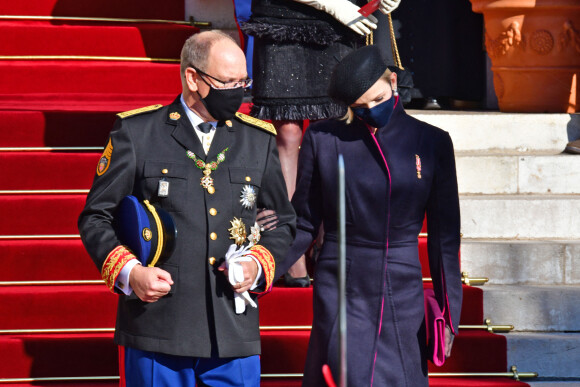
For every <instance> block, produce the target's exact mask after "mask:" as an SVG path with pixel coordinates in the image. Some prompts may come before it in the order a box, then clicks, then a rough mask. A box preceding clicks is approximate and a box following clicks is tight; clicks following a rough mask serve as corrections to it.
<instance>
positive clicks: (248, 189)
mask: <svg viewBox="0 0 580 387" xmlns="http://www.w3.org/2000/svg"><path fill="white" fill-rule="evenodd" d="M240 198H241V199H240V203H242V206H244V208H247V209H248V210H249V209H251V208H252V207H254V203H255V202H256V190H255V189H254V187H252V186H251V185H245V186H244V188H242V194H241V195H240Z"/></svg>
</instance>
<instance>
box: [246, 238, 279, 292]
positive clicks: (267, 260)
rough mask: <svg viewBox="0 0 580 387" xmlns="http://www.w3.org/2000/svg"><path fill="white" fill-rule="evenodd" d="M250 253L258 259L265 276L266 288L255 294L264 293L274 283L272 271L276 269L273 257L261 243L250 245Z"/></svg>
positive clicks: (270, 288)
mask: <svg viewBox="0 0 580 387" xmlns="http://www.w3.org/2000/svg"><path fill="white" fill-rule="evenodd" d="M250 255H251V256H252V257H254V258H256V259H257V260H258V262H260V264H261V265H262V270H263V271H264V276H265V278H266V289H265V290H264V291H263V292H261V293H257V294H264V293H267V292H269V291H270V290H272V284H273V283H274V272H275V271H276V262H274V257H273V256H272V254H271V253H270V252H269V251H268V249H267V248H265V247H264V246H262V245H256V246H252V248H250Z"/></svg>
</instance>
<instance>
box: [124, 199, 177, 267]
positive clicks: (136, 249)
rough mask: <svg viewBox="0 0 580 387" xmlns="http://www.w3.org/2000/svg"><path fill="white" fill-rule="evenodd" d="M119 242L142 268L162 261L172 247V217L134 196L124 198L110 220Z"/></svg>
mask: <svg viewBox="0 0 580 387" xmlns="http://www.w3.org/2000/svg"><path fill="white" fill-rule="evenodd" d="M113 227H114V228H115V232H116V233H117V237H118V238H119V240H120V241H121V243H122V244H123V245H125V246H127V247H128V248H129V250H131V252H132V253H133V254H135V256H136V257H137V258H138V259H139V261H141V264H142V265H143V266H155V265H158V264H160V263H162V262H163V261H165V260H166V259H167V258H169V256H171V253H172V252H173V249H174V247H175V238H176V237H177V228H176V227H175V222H174V221H173V218H172V217H171V215H170V214H169V213H168V212H166V211H165V210H163V209H162V208H160V207H158V206H154V205H152V204H150V203H149V201H147V200H144V201H143V202H140V201H139V200H138V199H137V198H136V197H135V196H126V197H125V198H123V200H122V201H121V203H120V204H119V207H118V208H117V212H116V214H115V218H114V221H113Z"/></svg>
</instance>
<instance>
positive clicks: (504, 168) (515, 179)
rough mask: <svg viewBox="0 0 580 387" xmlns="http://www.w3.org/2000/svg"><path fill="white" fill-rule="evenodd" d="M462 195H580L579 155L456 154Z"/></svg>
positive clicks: (458, 179)
mask: <svg viewBox="0 0 580 387" xmlns="http://www.w3.org/2000/svg"><path fill="white" fill-rule="evenodd" d="M456 164H457V181H458V185H459V192H460V193H461V194H500V195H503V194H580V157H579V156H578V155H571V154H565V153H564V154H558V155H531V154H528V155H505V154H498V155H490V154H485V155H472V154H471V153H456Z"/></svg>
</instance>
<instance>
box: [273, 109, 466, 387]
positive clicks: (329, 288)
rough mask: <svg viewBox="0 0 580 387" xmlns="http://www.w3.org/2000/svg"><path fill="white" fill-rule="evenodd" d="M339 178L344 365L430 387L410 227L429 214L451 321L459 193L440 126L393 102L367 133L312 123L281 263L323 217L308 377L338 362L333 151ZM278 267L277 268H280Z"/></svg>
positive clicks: (433, 255)
mask: <svg viewBox="0 0 580 387" xmlns="http://www.w3.org/2000/svg"><path fill="white" fill-rule="evenodd" d="M339 154H342V155H343V156H344V164H345V180H346V239H347V248H346V255H347V257H346V259H347V261H346V270H347V278H346V286H347V289H346V293H347V295H346V297H347V315H348V318H347V327H348V328H347V330H348V335H347V337H348V338H347V352H348V355H347V364H348V384H349V385H351V386H369V385H374V386H412V387H416V386H427V385H428V381H427V360H426V358H427V355H426V349H425V320H424V315H425V314H424V303H423V283H422V275H421V265H420V262H419V257H418V235H419V233H420V231H421V227H422V224H423V219H424V217H425V214H426V216H427V222H428V224H427V225H428V233H429V236H428V252H429V266H430V271H431V276H432V278H433V286H434V289H435V294H436V297H437V300H438V301H439V304H440V306H441V308H442V310H444V314H445V318H446V322H447V324H448V325H450V326H451V327H452V329H453V331H454V332H457V330H458V323H459V316H460V311H461V300H462V289H461V276H460V269H459V258H458V253H459V243H460V233H459V228H460V224H459V199H458V192H457V177H456V171H455V159H454V152H453V145H452V142H451V138H450V137H449V135H448V133H447V132H445V131H443V130H441V129H439V128H436V127H434V126H431V125H429V124H427V123H424V122H421V121H419V120H417V119H415V118H413V117H411V116H409V115H407V113H406V112H405V110H404V109H403V107H402V105H401V103H397V104H396V106H395V109H394V112H393V115H392V116H391V119H390V121H389V123H388V125H387V126H386V127H383V128H379V129H378V130H377V132H376V134H373V130H372V129H371V128H368V127H367V126H366V125H365V124H364V123H363V122H362V121H360V120H359V119H356V118H355V120H354V122H353V123H351V124H346V123H345V122H344V121H337V120H327V121H321V122H317V123H314V124H312V125H311V126H310V127H309V129H308V130H307V131H306V134H305V136H304V139H303V142H302V147H301V150H300V158H299V168H298V179H297V186H296V192H295V194H294V197H293V199H292V204H293V205H294V208H295V210H296V213H297V216H298V219H297V236H296V239H295V241H294V244H293V245H292V247H291V249H290V253H289V256H288V258H287V260H286V262H285V265H284V266H285V267H287V266H288V265H290V264H291V263H292V262H294V261H295V260H296V259H298V257H299V256H300V255H301V254H303V253H304V251H305V250H306V249H307V248H308V246H309V244H310V243H311V242H312V240H313V238H315V237H316V236H317V233H318V229H319V226H320V224H321V223H323V224H324V230H325V234H324V245H323V247H322V251H321V254H320V256H319V258H318V260H317V262H316V266H315V272H314V321H313V327H312V334H311V338H310V344H309V348H308V356H307V362H306V368H305V376H304V385H305V386H323V385H325V383H324V381H323V379H322V374H321V367H322V365H323V364H325V363H326V364H329V365H330V367H331V369H333V372H334V373H335V378H336V372H337V367H338V365H337V364H338V340H337V337H338V300H337V293H338V290H337V289H338V287H337V286H338V285H337V274H336V273H337V251H338V250H337V180H338V179H337V176H338V172H337V158H338V155H339ZM282 270H284V268H282V267H281V268H280V273H281V272H282Z"/></svg>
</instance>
